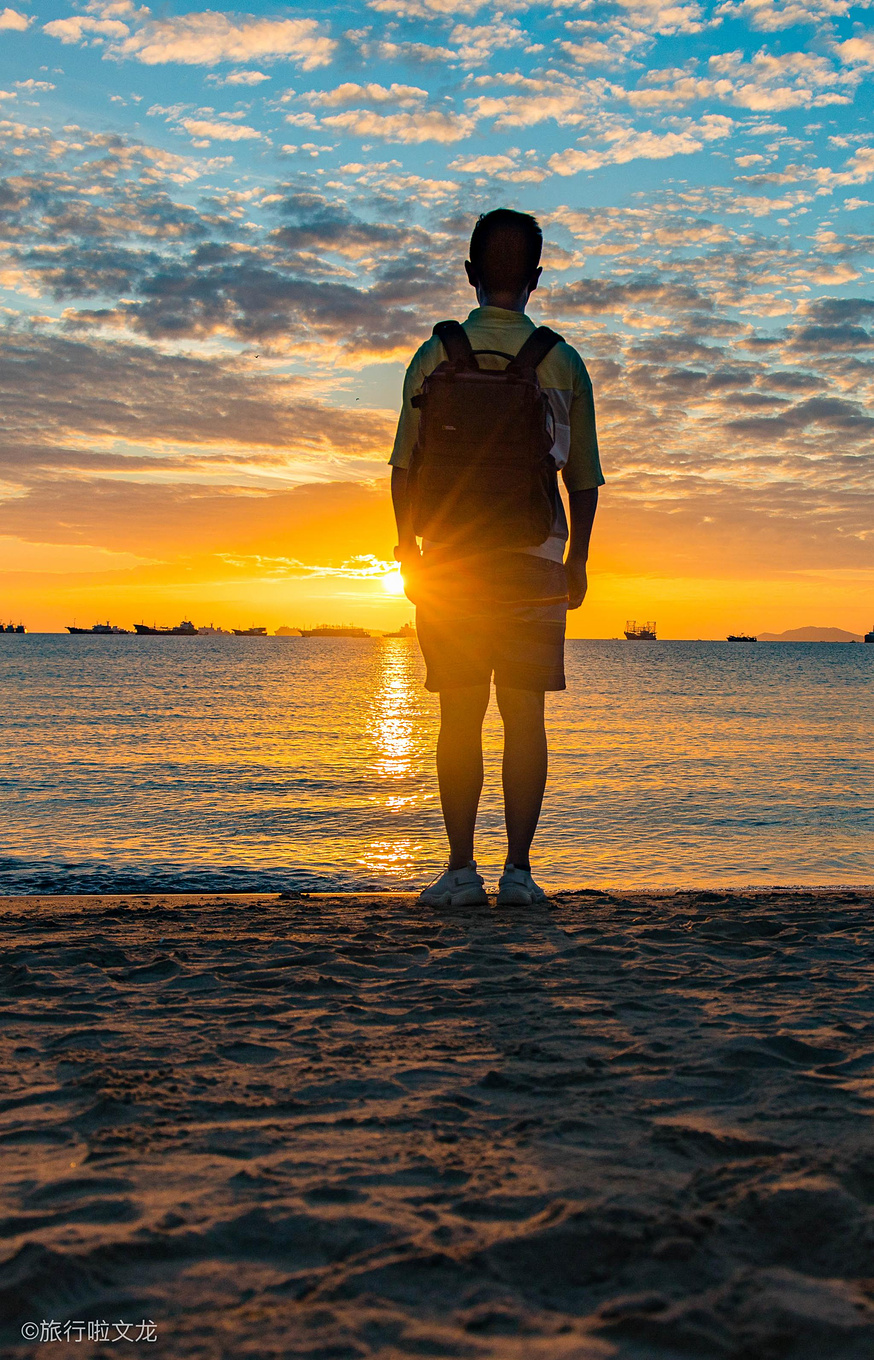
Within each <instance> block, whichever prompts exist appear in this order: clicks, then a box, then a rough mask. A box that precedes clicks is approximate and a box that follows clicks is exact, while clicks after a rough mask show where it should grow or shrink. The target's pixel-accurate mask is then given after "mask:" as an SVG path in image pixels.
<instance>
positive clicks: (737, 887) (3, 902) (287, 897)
mask: <svg viewBox="0 0 874 1360" xmlns="http://www.w3.org/2000/svg"><path fill="white" fill-rule="evenodd" d="M535 876H536V870H535ZM486 891H487V893H488V894H489V896H490V897H492V898H493V897H494V896H495V895H496V893H497V888H495V887H491V888H489V887H488V886H487V888H486ZM704 893H712V894H715V895H717V896H718V897H720V898H722V897H737V896H742V897H744V898H746V897H752V898H759V897H763V896H764V897H769V896H773V895H775V894H776V895H789V896H807V897H820V896H826V897H828V896H832V895H834V894H835V893H849V894H855V895H856V896H858V897H860V898H863V899H867V898H869V897H871V896H872V895H874V882H871V883H863V884H856V883H819V884H814V885H807V884H804V883H748V884H731V885H729V886H727V887H724V886H723V885H722V884H719V883H700V884H686V885H680V886H677V887H672V886H664V885H661V884H655V885H649V886H648V885H645V886H643V887H633V888H621V887H610V886H606V887H600V888H589V887H586V888H557V889H556V890H555V892H548V891H547V909H548V908H549V907H552V906H560V905H566V904H567V903H568V902H571V901H575V900H580V899H584V898H587V897H591V898H600V899H614V900H616V901H626V900H627V901H633V900H634V899H635V898H639V897H645V898H647V899H653V900H658V901H670V900H671V899H675V898H682V897H698V896H700V895H701V894H704ZM417 897H418V890H413V889H396V888H364V889H345V890H343V891H323V890H321V889H319V890H314V889H310V888H300V889H298V888H289V889H286V890H284V891H278V890H271V891H268V892H251V891H247V890H246V889H245V888H240V889H235V890H234V891H226V890H224V891H223V890H218V891H216V892H209V891H199V892H192V891H190V890H188V889H184V888H179V889H174V888H155V889H153V890H145V891H141V890H139V889H136V890H133V891H130V890H129V891H127V892H99V893H63V892H58V893H52V892H48V893H47V892H41V893H32V892H27V893H0V912H2V911H3V910H4V909H5V908H7V907H11V906H13V905H16V904H19V903H21V902H32V903H37V902H44V903H49V902H52V903H57V902H67V903H83V904H84V903H89V902H91V903H100V902H103V901H108V902H113V903H119V904H120V903H122V902H127V901H128V900H130V901H136V902H140V903H141V902H143V901H145V900H147V899H148V900H151V899H153V898H154V899H164V898H171V899H173V900H176V901H187V902H190V903H192V904H193V903H195V902H196V903H198V904H204V905H205V904H209V903H217V902H225V901H227V902H235V901H238V900H239V899H241V898H246V900H247V901H252V902H265V903H269V902H282V901H295V900H297V899H300V898H309V899H312V900H313V901H326V902H327V901H349V902H357V901H365V902H375V901H385V902H388V901H391V902H397V903H406V904H407V905H410V904H415V903H416V899H417ZM489 909H490V910H493V911H494V912H495V914H496V915H497V914H498V913H499V912H501V913H503V912H505V911H507V910H508V908H505V907H501V908H497V907H496V904H495V903H494V902H493V901H491V902H489V904H488V908H484V907H480V908H477V909H476V910H478V911H484V910H489ZM467 910H470V908H456V909H455V912H454V913H453V914H457V912H459V911H461V912H463V911H467ZM517 910H523V908H518V909H517ZM524 910H530V908H525V909H524Z"/></svg>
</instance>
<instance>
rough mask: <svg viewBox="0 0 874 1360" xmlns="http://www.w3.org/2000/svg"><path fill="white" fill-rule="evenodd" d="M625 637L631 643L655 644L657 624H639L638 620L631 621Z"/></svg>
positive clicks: (626, 628)
mask: <svg viewBox="0 0 874 1360" xmlns="http://www.w3.org/2000/svg"><path fill="white" fill-rule="evenodd" d="M625 636H626V637H627V638H628V641H629V642H655V641H657V639H656V626H655V623H641V624H638V622H637V619H629V620H628V621H627V623H626V625H625Z"/></svg>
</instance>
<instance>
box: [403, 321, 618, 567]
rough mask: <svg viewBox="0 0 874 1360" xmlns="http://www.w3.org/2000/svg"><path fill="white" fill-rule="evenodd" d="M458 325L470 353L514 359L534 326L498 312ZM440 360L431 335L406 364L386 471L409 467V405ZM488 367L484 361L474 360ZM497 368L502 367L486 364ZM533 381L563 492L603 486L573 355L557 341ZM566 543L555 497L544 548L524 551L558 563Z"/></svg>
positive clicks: (414, 430)
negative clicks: (551, 423) (545, 412)
mask: <svg viewBox="0 0 874 1360" xmlns="http://www.w3.org/2000/svg"><path fill="white" fill-rule="evenodd" d="M462 325H463V327H464V329H465V331H466V332H467V337H468V339H469V340H470V343H471V345H472V346H473V348H474V349H494V350H501V351H503V352H504V353H505V354H518V353H519V350H520V349H521V348H522V345H523V344H524V343H525V341H526V340H527V339H528V336H529V335H530V334H531V332H532V331H533V330H534V329H535V325H534V322H533V321H532V320H531V318H530V317H529V316H526V315H525V313H524V312H511V311H507V310H506V309H505V308H503V307H475V308H474V310H473V311H472V312H471V314H470V316H469V317H468V318H467V320H466V321H463V322H462ZM445 358H446V350H445V349H444V348H443V342H442V341H441V340H440V339H439V338H438V337H437V336H436V335H432V336H431V338H430V340H426V341H425V343H424V345H422V346H420V348H419V349H417V350H416V353H415V354H414V355H413V358H412V360H411V361H410V366H409V368H408V369H407V374H406V377H405V379H404V399H403V404H402V406H401V414H400V419H399V420H398V429H397V434H396V435H395V442H394V448H393V449H392V454H391V458H390V459H389V462H390V463H391V465H392V467H401V468H405V467H409V466H410V460H411V458H412V456H413V447H414V445H415V443H416V439H417V437H418V433H419V412H418V409H417V408H416V407H415V406H413V404H412V399H413V397H414V396H417V395H418V393H419V392H421V390H422V384H423V382H424V380H425V378H426V377H427V376H428V374H429V373H433V372H434V369H435V368H436V367H437V366H438V364H441V363H442V362H443V360H444V359H445ZM480 362H481V363H483V364H484V365H485V364H486V363H488V362H490V360H489V357H488V356H484V357H483V359H481V360H480ZM491 362H493V363H494V365H495V366H496V367H500V366H502V364H503V361H502V360H500V359H495V360H493V361H491ZM537 377H538V380H539V382H540V386H541V387H542V388H543V390H544V392H545V393H546V395H547V397H548V398H549V404H550V406H551V407H552V413H553V416H554V418H555V443H554V444H553V446H552V456H553V458H554V459H555V463H556V467H558V468H559V469H560V471H561V474H562V477H563V479H564V484H565V486H566V487H567V489H568V491H587V490H589V489H591V488H593V487H596V486H603V484H604V475H603V473H602V472H601V461H600V458H599V455H598V435H597V433H596V430H595V403H594V399H593V396H592V383H591V379H590V378H589V375H588V373H587V371H586V365H585V364H584V363H583V361H582V359H581V358H580V356H579V354H578V353H577V351H576V350H575V349H574V348H573V346H571V345H568V344H566V342H565V341H564V340H562V341H561V342H560V343H559V344H557V345H555V346H554V347H553V348H552V349H551V350H550V352H549V354H547V356H546V358H545V359H544V360H543V362H542V363H541V364H539V365H538V368H537ZM567 537H568V525H567V517H566V515H565V512H564V506H563V505H562V502H561V497H560V496H557V497H556V512H555V519H554V521H553V525H552V529H551V531H550V535H549V537H548V538H547V539H546V540H545V542H543V543H540V544H538V545H537V546H536V547H534V548H526V549H525V551H526V552H529V553H531V554H533V555H534V556H535V557H546V558H549V559H550V560H552V561H554V562H561V561H562V559H563V557H564V548H565V544H566V542H567Z"/></svg>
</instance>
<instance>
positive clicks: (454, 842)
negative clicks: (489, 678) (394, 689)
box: [437, 685, 489, 869]
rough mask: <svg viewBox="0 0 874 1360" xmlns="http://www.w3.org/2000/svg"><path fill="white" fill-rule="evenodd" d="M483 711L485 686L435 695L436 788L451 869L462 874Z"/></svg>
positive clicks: (469, 850) (469, 843)
mask: <svg viewBox="0 0 874 1360" xmlns="http://www.w3.org/2000/svg"><path fill="white" fill-rule="evenodd" d="M488 706H489V686H488V685H471V686H464V687H462V688H460V689H446V690H441V691H440V736H439V737H438V738H437V783H438V784H439V786H440V803H441V806H442V808H443V821H444V822H445V824H446V835H447V836H448V837H449V867H450V869H463V868H464V867H465V865H466V864H468V862H469V861H470V860H472V859H473V833H474V828H475V826H476V814H477V809H478V808H479V799H480V794H481V793H482V788H483V736H482V731H483V718H484V717H485V713H486V709H487V708H488Z"/></svg>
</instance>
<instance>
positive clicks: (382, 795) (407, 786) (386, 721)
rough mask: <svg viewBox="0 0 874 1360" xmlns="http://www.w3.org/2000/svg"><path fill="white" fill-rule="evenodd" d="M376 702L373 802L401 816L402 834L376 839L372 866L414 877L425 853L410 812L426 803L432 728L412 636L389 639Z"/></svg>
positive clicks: (370, 860)
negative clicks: (425, 759)
mask: <svg viewBox="0 0 874 1360" xmlns="http://www.w3.org/2000/svg"><path fill="white" fill-rule="evenodd" d="M375 678H376V684H375V686H374V694H373V702H372V715H373V717H372V739H373V750H374V758H373V762H372V765H371V773H372V775H373V776H374V784H375V787H374V790H373V793H372V794H371V802H372V803H376V804H378V805H379V806H380V807H381V808H382V809H383V810H384V811H385V812H386V813H388V814H389V816H391V817H397V818H398V833H399V834H398V835H397V836H391V837H386V836H385V835H384V834H383V836H381V837H380V838H379V839H374V840H373V841H371V843H370V845H369V846H368V849H367V858H366V863H367V865H368V868H369V869H370V870H371V871H375V872H378V873H382V874H388V875H391V876H392V877H394V876H398V877H405V876H407V875H409V873H410V871H411V868H412V866H414V865H415V864H416V863H417V861H418V860H419V859H420V858H421V855H422V844H421V841H420V840H419V839H418V838H416V837H411V836H410V835H409V826H408V821H407V818H406V817H405V816H404V813H405V810H407V809H412V808H414V807H417V806H419V805H420V804H421V802H422V787H421V783H422V753H423V739H424V738H425V733H424V731H423V724H424V726H425V727H428V726H429V724H428V721H427V715H426V714H425V713H424V712H423V711H422V710H423V702H422V681H421V675H420V666H419V664H418V651H417V649H416V647H415V645H414V643H412V642H411V641H409V640H408V639H406V638H386V639H385V640H384V641H383V644H382V648H381V656H380V660H379V665H378V669H377V673H376V677H375Z"/></svg>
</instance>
